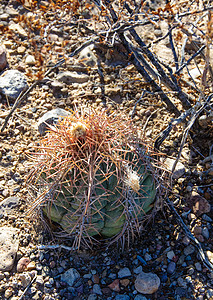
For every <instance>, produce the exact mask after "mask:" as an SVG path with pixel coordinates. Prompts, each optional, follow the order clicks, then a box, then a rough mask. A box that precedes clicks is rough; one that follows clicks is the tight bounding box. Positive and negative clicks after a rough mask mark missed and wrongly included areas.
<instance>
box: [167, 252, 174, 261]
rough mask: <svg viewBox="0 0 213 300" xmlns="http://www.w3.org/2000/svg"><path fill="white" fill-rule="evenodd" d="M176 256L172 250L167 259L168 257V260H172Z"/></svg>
mask: <svg viewBox="0 0 213 300" xmlns="http://www.w3.org/2000/svg"><path fill="white" fill-rule="evenodd" d="M174 256H175V253H174V251H173V250H172V251H169V252H167V257H168V259H170V260H172V259H173V257H174Z"/></svg>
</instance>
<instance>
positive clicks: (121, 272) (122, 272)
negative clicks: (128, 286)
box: [118, 268, 132, 278]
mask: <svg viewBox="0 0 213 300" xmlns="http://www.w3.org/2000/svg"><path fill="white" fill-rule="evenodd" d="M131 275H132V274H131V272H130V270H129V268H123V269H120V270H119V272H118V278H125V277H129V276H131Z"/></svg>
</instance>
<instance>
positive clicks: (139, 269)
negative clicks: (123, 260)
mask: <svg viewBox="0 0 213 300" xmlns="http://www.w3.org/2000/svg"><path fill="white" fill-rule="evenodd" d="M133 271H134V273H135V274H139V273H141V272H142V271H143V268H142V266H139V267H137V268H135V269H134V270H133Z"/></svg>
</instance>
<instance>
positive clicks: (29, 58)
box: [25, 55, 36, 66]
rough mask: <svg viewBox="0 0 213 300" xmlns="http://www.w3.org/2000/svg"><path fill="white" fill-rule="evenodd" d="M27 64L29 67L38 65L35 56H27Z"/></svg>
mask: <svg viewBox="0 0 213 300" xmlns="http://www.w3.org/2000/svg"><path fill="white" fill-rule="evenodd" d="M25 63H26V64H27V65H29V66H34V65H35V63H36V60H35V57H34V56H33V55H27V57H26V59H25Z"/></svg>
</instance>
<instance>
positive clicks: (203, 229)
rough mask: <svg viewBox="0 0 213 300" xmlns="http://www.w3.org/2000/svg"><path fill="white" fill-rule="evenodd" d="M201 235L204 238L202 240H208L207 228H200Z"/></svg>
mask: <svg viewBox="0 0 213 300" xmlns="http://www.w3.org/2000/svg"><path fill="white" fill-rule="evenodd" d="M202 235H203V236H204V238H206V239H207V240H208V239H209V230H208V228H207V227H203V228H202Z"/></svg>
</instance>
